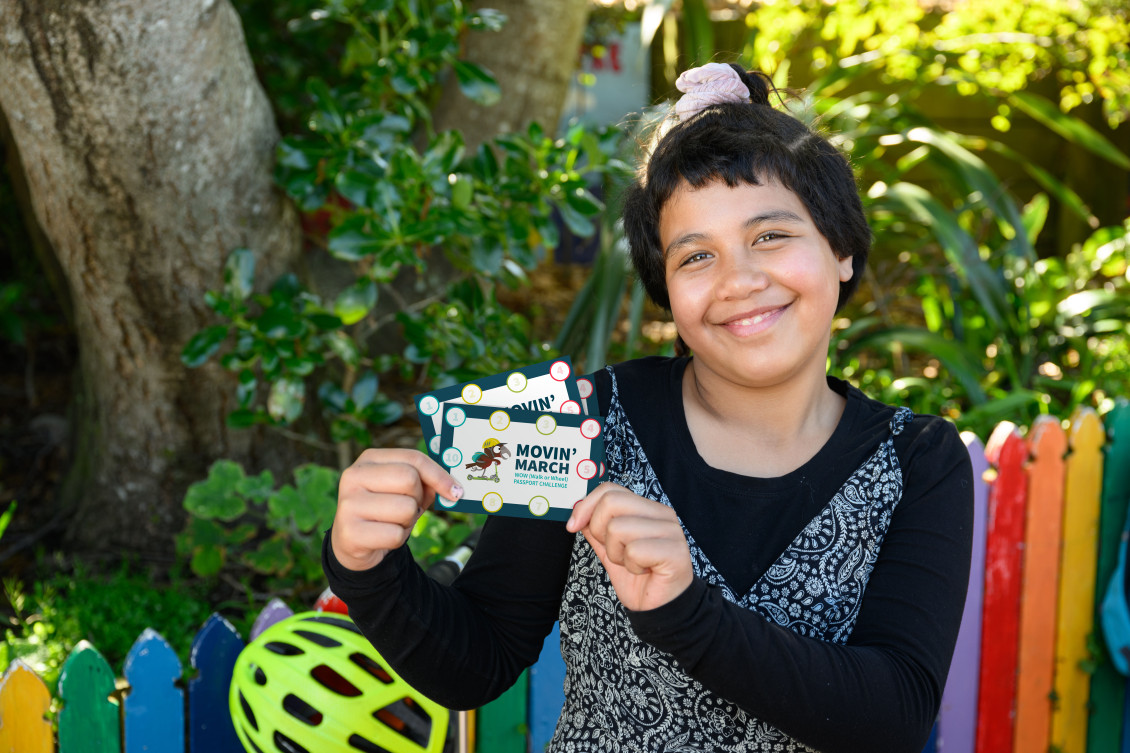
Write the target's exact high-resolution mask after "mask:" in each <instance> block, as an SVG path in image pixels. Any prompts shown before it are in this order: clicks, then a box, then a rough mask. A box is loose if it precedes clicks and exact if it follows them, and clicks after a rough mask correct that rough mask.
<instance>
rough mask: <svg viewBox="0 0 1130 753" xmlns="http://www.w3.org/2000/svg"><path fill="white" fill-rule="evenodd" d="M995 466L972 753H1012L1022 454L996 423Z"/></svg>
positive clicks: (990, 448)
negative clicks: (978, 689) (975, 732)
mask: <svg viewBox="0 0 1130 753" xmlns="http://www.w3.org/2000/svg"><path fill="white" fill-rule="evenodd" d="M985 455H986V457H987V458H988V460H989V462H990V463H991V464H993V465H994V466H996V468H997V476H996V478H995V479H994V480H993V483H992V486H991V487H990V489H989V523H988V533H987V536H986V543H985V599H984V606H983V608H982V612H981V620H982V622H981V679H980V691H979V696H978V699H977V743H976V748H975V750H976V752H977V753H1007V751H1011V750H1012V735H1013V726H1012V722H1013V710H1014V702H1015V699H1016V663H1017V649H1018V643H1017V640H1018V623H1019V620H1020V582H1021V577H1022V572H1021V568H1022V566H1023V560H1022V554H1023V551H1024V510H1025V503H1026V495H1027V478H1026V477H1025V475H1024V461H1025V460H1026V459H1027V457H1028V449H1027V447H1026V446H1025V444H1024V440H1023V439H1021V438H1020V434H1019V432H1017V430H1016V427H1015V426H1014V425H1013V424H1010V423H1007V422H1005V423H1001V424H1000V425H998V426H997V428H996V429H995V430H994V431H993V434H992V436H991V437H989V441H988V443H987V445H986V449H985Z"/></svg>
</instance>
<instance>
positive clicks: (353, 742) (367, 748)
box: [349, 735, 389, 753]
mask: <svg viewBox="0 0 1130 753" xmlns="http://www.w3.org/2000/svg"><path fill="white" fill-rule="evenodd" d="M349 747H351V748H356V749H357V750H360V751H363V753H389V751H388V748H382V747H381V746H379V745H377V744H376V743H373V742H369V741H368V740H366V739H365V738H363V737H361V735H350V736H349Z"/></svg>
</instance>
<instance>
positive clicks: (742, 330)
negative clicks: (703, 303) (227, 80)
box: [719, 304, 790, 337]
mask: <svg viewBox="0 0 1130 753" xmlns="http://www.w3.org/2000/svg"><path fill="white" fill-rule="evenodd" d="M789 305H790V304H785V305H783V306H762V307H759V308H756V309H753V310H752V311H743V312H742V313H740V314H736V315H734V316H731V317H730V318H728V319H726V320H724V321H722V322H719V324H720V325H721V326H722V327H724V328H725V329H726V331H727V332H729V333H731V334H733V335H737V336H738V337H748V336H751V335H756V334H758V333H760V332H764V331H765V330H767V329H769V328H771V327H772V326H773V324H774V323H776V321H777V320H778V319H780V318H781V315H782V314H784V313H785V311H786V310H787V309H788V308H789Z"/></svg>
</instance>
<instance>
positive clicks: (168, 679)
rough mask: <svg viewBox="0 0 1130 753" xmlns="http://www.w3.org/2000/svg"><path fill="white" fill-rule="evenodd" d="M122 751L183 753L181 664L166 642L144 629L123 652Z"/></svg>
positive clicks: (155, 633)
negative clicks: (125, 687)
mask: <svg viewBox="0 0 1130 753" xmlns="http://www.w3.org/2000/svg"><path fill="white" fill-rule="evenodd" d="M124 674H125V677H126V681H127V682H129V685H130V690H129V693H128V694H127V695H126V701H125V738H126V740H125V743H126V745H125V753H184V693H183V692H182V691H181V689H180V688H178V687H177V686H176V684H175V683H176V682H177V680H179V679H180V677H181V664H180V659H178V658H177V654H176V652H175V651H173V647H172V646H170V645H169V643H168V641H166V640H165V639H164V638H162V637H161V635H160V634H159V633H157V631H156V630H153V629H152V628H145V630H144V631H143V632H142V633H141V635H139V636H138V637H137V640H136V641H134V644H133V648H131V649H130V651H129V654H127V655H126V663H125V670H124Z"/></svg>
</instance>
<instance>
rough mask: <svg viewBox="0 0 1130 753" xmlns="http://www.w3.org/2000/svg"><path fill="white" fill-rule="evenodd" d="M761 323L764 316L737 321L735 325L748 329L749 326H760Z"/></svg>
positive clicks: (759, 315)
mask: <svg viewBox="0 0 1130 753" xmlns="http://www.w3.org/2000/svg"><path fill="white" fill-rule="evenodd" d="M763 321H765V314H758V315H757V316H755V317H753V318H752V319H739V320H738V321H737V323H738V324H740V325H741V326H743V327H748V326H750V325H751V324H760V323H761V322H763Z"/></svg>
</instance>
